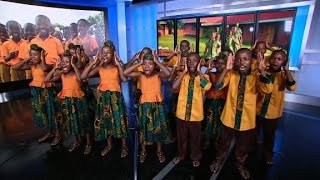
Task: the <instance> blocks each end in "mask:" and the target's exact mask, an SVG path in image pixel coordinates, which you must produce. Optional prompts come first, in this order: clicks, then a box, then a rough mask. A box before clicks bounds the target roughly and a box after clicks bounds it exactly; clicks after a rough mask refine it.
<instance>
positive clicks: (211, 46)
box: [203, 32, 219, 61]
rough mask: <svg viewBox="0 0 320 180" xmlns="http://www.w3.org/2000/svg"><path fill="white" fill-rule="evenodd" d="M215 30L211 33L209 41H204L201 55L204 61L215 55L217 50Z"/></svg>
mask: <svg viewBox="0 0 320 180" xmlns="http://www.w3.org/2000/svg"><path fill="white" fill-rule="evenodd" d="M218 46H219V45H218V41H217V32H213V33H211V36H210V39H209V41H208V42H207V43H206V48H205V50H204V53H203V56H204V59H205V61H209V60H210V59H212V58H214V57H216V55H217V50H218Z"/></svg>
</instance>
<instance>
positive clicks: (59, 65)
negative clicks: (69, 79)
mask: <svg viewBox="0 0 320 180" xmlns="http://www.w3.org/2000/svg"><path fill="white" fill-rule="evenodd" d="M60 67H61V60H60V59H57V62H56V64H55V65H54V68H55V69H60Z"/></svg>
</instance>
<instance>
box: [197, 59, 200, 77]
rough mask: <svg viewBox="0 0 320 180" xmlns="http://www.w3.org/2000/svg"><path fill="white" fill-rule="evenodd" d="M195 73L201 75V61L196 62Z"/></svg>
mask: <svg viewBox="0 0 320 180" xmlns="http://www.w3.org/2000/svg"><path fill="white" fill-rule="evenodd" d="M197 72H198V73H200V74H201V60H200V61H199V62H198V65H197Z"/></svg>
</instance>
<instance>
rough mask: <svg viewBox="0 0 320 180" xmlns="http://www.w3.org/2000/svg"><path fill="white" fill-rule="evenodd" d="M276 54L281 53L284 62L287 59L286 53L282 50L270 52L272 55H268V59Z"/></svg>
mask: <svg viewBox="0 0 320 180" xmlns="http://www.w3.org/2000/svg"><path fill="white" fill-rule="evenodd" d="M277 53H282V54H283V55H284V57H285V60H287V59H288V55H287V53H286V52H285V51H284V50H282V49H277V50H274V51H272V54H271V55H270V58H273V56H274V55H275V54H277Z"/></svg>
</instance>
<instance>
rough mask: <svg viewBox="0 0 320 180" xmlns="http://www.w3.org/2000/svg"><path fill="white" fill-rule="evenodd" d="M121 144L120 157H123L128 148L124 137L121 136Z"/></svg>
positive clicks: (126, 153)
mask: <svg viewBox="0 0 320 180" xmlns="http://www.w3.org/2000/svg"><path fill="white" fill-rule="evenodd" d="M121 144H122V148H121V157H122V158H124V157H126V156H127V155H128V150H129V149H128V146H127V140H126V138H121Z"/></svg>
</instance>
